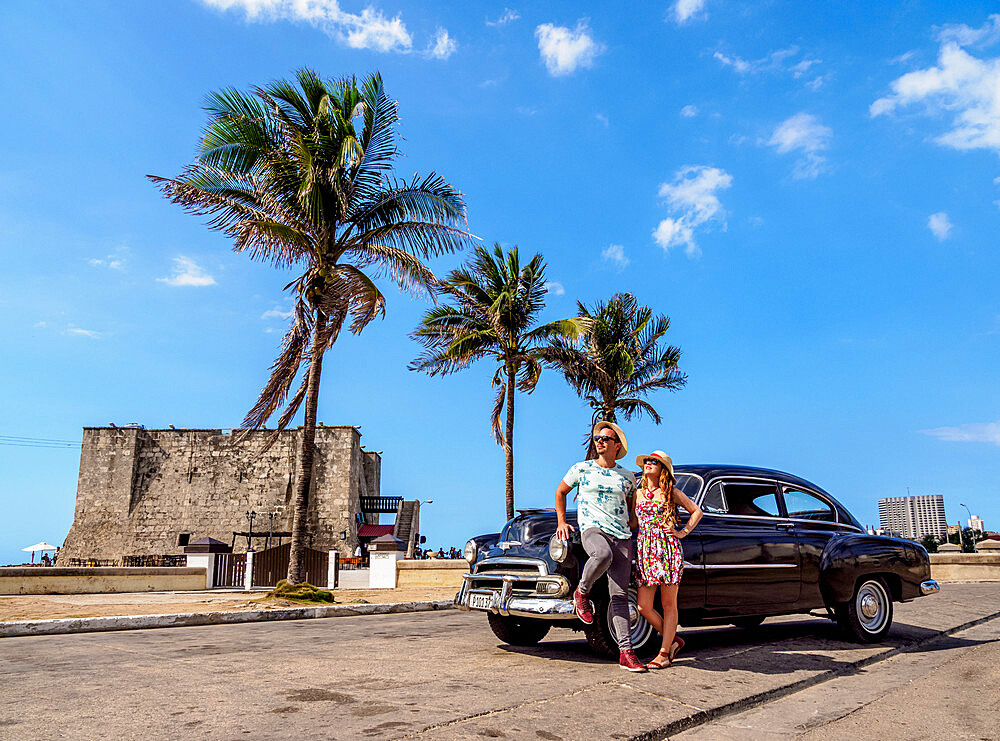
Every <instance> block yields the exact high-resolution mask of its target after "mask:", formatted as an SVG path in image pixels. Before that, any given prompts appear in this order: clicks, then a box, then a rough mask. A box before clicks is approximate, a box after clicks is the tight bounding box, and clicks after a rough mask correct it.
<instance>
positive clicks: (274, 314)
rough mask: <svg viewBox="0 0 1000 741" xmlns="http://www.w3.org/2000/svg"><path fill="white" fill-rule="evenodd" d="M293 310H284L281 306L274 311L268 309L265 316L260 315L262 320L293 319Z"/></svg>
mask: <svg viewBox="0 0 1000 741" xmlns="http://www.w3.org/2000/svg"><path fill="white" fill-rule="evenodd" d="M292 314H293V312H292V310H291V309H289V310H288V311H284V310H282V308H281V307H280V306H275V307H274V308H273V309H268V310H267V311H265V312H264V313H263V314H261V315H260V318H261V319H291V318H292Z"/></svg>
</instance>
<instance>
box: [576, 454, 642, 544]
mask: <svg viewBox="0 0 1000 741" xmlns="http://www.w3.org/2000/svg"><path fill="white" fill-rule="evenodd" d="M563 483H564V484H566V486H568V487H570V488H573V487H574V486H576V487H578V495H577V496H578V501H577V510H576V520H577V524H578V525H579V526H580V532H583V531H584V530H586V529H587V528H588V527H599V528H600V529H601V530H603V531H604V532H606V533H607V534H608V535H610V536H612V537H614V538H618V539H623V538H631V537H632V531H631V530H629V527H628V503H627V502H626V501H625V500H626V497H628V496H629V495H630V494H631V493H632V491H633V490H634V489H635V475H634V474H633V473H632V472H631V471H629V470H628V469H627V468H624V467H622V466H619V465H616V466H615V467H614V468H604V467H602V466H600V465H598V463H597V461H596V460H591V461H583V462H581V463H576V464H574V465H573V467H572V468H570V469H569V471H567V472H566V475H565V476H564V477H563Z"/></svg>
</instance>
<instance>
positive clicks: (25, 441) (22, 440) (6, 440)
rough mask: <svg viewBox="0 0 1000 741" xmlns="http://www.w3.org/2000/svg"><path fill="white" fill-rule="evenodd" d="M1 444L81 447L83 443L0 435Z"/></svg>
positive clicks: (64, 447) (37, 446)
mask: <svg viewBox="0 0 1000 741" xmlns="http://www.w3.org/2000/svg"><path fill="white" fill-rule="evenodd" d="M0 445H8V446H12V447H17V448H61V449H69V448H79V447H80V445H81V443H78V442H76V441H74V440H58V439H52V438H45V437H22V436H19V435H0Z"/></svg>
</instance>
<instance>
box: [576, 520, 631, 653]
mask: <svg viewBox="0 0 1000 741" xmlns="http://www.w3.org/2000/svg"><path fill="white" fill-rule="evenodd" d="M580 541H581V542H582V543H583V550H585V551H586V552H587V555H588V556H589V558H588V559H587V563H585V564H584V565H583V575H582V576H581V577H580V587H579V589H580V591H581V592H583V593H584V594H588V593H589V592H590V590H591V589H592V588H593V586H594V582H595V581H597V580H598V579H599V578H601V575H602V574H604V572H607V574H608V594H609V595H610V596H611V627H612V628H613V632H614V634H615V636H617V638H618V650H620V651H627V650H628V649H630V648H632V639H631V636H630V635H629V620H628V583H629V579H630V577H631V576H632V539H631V538H625V539H622V540H619V539H618V538H615V537H612V536H610V535H608V534H607V533H606V532H604V531H603V530H601V529H600V528H599V527H588V528H587V529H586V530H584V531H583V532H582V533H580Z"/></svg>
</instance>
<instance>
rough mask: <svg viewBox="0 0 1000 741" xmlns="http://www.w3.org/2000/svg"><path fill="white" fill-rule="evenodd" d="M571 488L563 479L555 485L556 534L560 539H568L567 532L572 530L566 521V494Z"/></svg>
mask: <svg viewBox="0 0 1000 741" xmlns="http://www.w3.org/2000/svg"><path fill="white" fill-rule="evenodd" d="M572 490H573V487H572V486H570V485H569V484H567V483H566V482H565V481H560V482H559V486H557V487H556V520H557V521H558V523H559V524H558V527H556V535H558V536H559V539H560V540H569V534H570V533H571V532H573V529H574V528H573V526H572V525H570V524H569V523H568V522H566V495H567V494H569V493H570V492H571V491H572Z"/></svg>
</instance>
